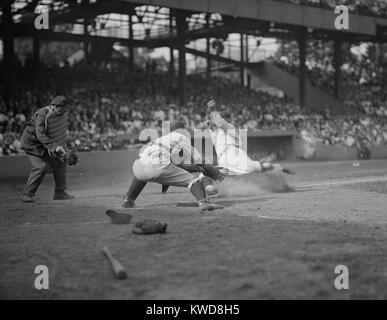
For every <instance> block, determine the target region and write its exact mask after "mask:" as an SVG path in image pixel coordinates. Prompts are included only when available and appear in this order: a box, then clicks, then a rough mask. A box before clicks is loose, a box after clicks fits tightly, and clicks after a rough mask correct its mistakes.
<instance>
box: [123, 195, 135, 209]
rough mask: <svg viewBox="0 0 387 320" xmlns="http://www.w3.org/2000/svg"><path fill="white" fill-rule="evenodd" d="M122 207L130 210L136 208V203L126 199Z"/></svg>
mask: <svg viewBox="0 0 387 320" xmlns="http://www.w3.org/2000/svg"><path fill="white" fill-rule="evenodd" d="M121 207H123V208H126V209H129V208H133V207H134V201H133V200H131V199H128V198H124V202H123V203H122V204H121Z"/></svg>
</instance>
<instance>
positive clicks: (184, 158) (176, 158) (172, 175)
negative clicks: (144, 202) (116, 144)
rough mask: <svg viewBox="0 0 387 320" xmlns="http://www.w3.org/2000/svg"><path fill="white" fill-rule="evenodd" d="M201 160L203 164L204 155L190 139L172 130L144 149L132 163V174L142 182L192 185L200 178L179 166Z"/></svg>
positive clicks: (178, 185) (182, 185)
mask: <svg viewBox="0 0 387 320" xmlns="http://www.w3.org/2000/svg"><path fill="white" fill-rule="evenodd" d="M191 161H192V162H191ZM198 162H200V163H201V155H200V153H199V151H198V150H196V149H195V148H193V147H192V146H191V140H190V139H189V138H188V137H187V136H185V135H184V134H181V133H179V132H177V131H173V132H171V133H169V134H167V135H164V136H162V137H160V138H158V139H156V140H155V141H153V142H151V143H150V144H149V145H147V146H145V148H143V149H142V150H141V152H140V155H139V159H137V160H136V161H135V162H134V164H133V174H134V175H135V177H136V178H137V179H138V180H140V181H150V182H156V183H159V184H164V185H169V186H176V187H188V188H190V187H191V185H192V184H193V183H194V182H195V181H197V177H195V176H194V175H193V174H191V173H189V172H188V171H186V170H184V169H182V168H180V167H178V165H179V164H181V163H186V164H187V163H198Z"/></svg>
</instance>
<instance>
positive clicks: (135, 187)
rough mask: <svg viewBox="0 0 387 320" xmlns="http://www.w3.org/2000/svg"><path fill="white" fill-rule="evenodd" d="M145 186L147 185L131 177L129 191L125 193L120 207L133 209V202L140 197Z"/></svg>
mask: <svg viewBox="0 0 387 320" xmlns="http://www.w3.org/2000/svg"><path fill="white" fill-rule="evenodd" d="M146 184H147V182H146V181H140V180H138V179H137V178H136V177H133V179H132V182H131V184H130V187H129V190H128V192H127V193H126V197H125V198H124V202H123V204H122V207H124V208H132V207H134V202H135V201H136V199H137V197H138V196H139V195H140V193H141V191H142V190H143V189H144V188H145V186H146Z"/></svg>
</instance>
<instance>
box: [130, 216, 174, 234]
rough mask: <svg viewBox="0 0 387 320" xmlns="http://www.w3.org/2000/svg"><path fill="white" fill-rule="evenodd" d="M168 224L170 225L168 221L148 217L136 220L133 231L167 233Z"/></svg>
mask: <svg viewBox="0 0 387 320" xmlns="http://www.w3.org/2000/svg"><path fill="white" fill-rule="evenodd" d="M167 226H168V225H167V224H166V223H161V222H159V221H157V220H151V219H146V220H142V221H138V222H136V223H135V224H134V228H133V230H132V232H133V233H134V234H154V233H165V232H166V231H167Z"/></svg>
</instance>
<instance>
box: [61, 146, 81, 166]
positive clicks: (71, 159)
mask: <svg viewBox="0 0 387 320" xmlns="http://www.w3.org/2000/svg"><path fill="white" fill-rule="evenodd" d="M64 150H65V152H64V153H57V152H56V153H55V156H56V157H57V158H58V159H59V160H60V161H62V162H64V163H66V164H67V165H69V166H73V165H75V164H77V163H78V161H79V160H78V155H77V152H76V151H75V149H73V148H69V147H66V148H64Z"/></svg>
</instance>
